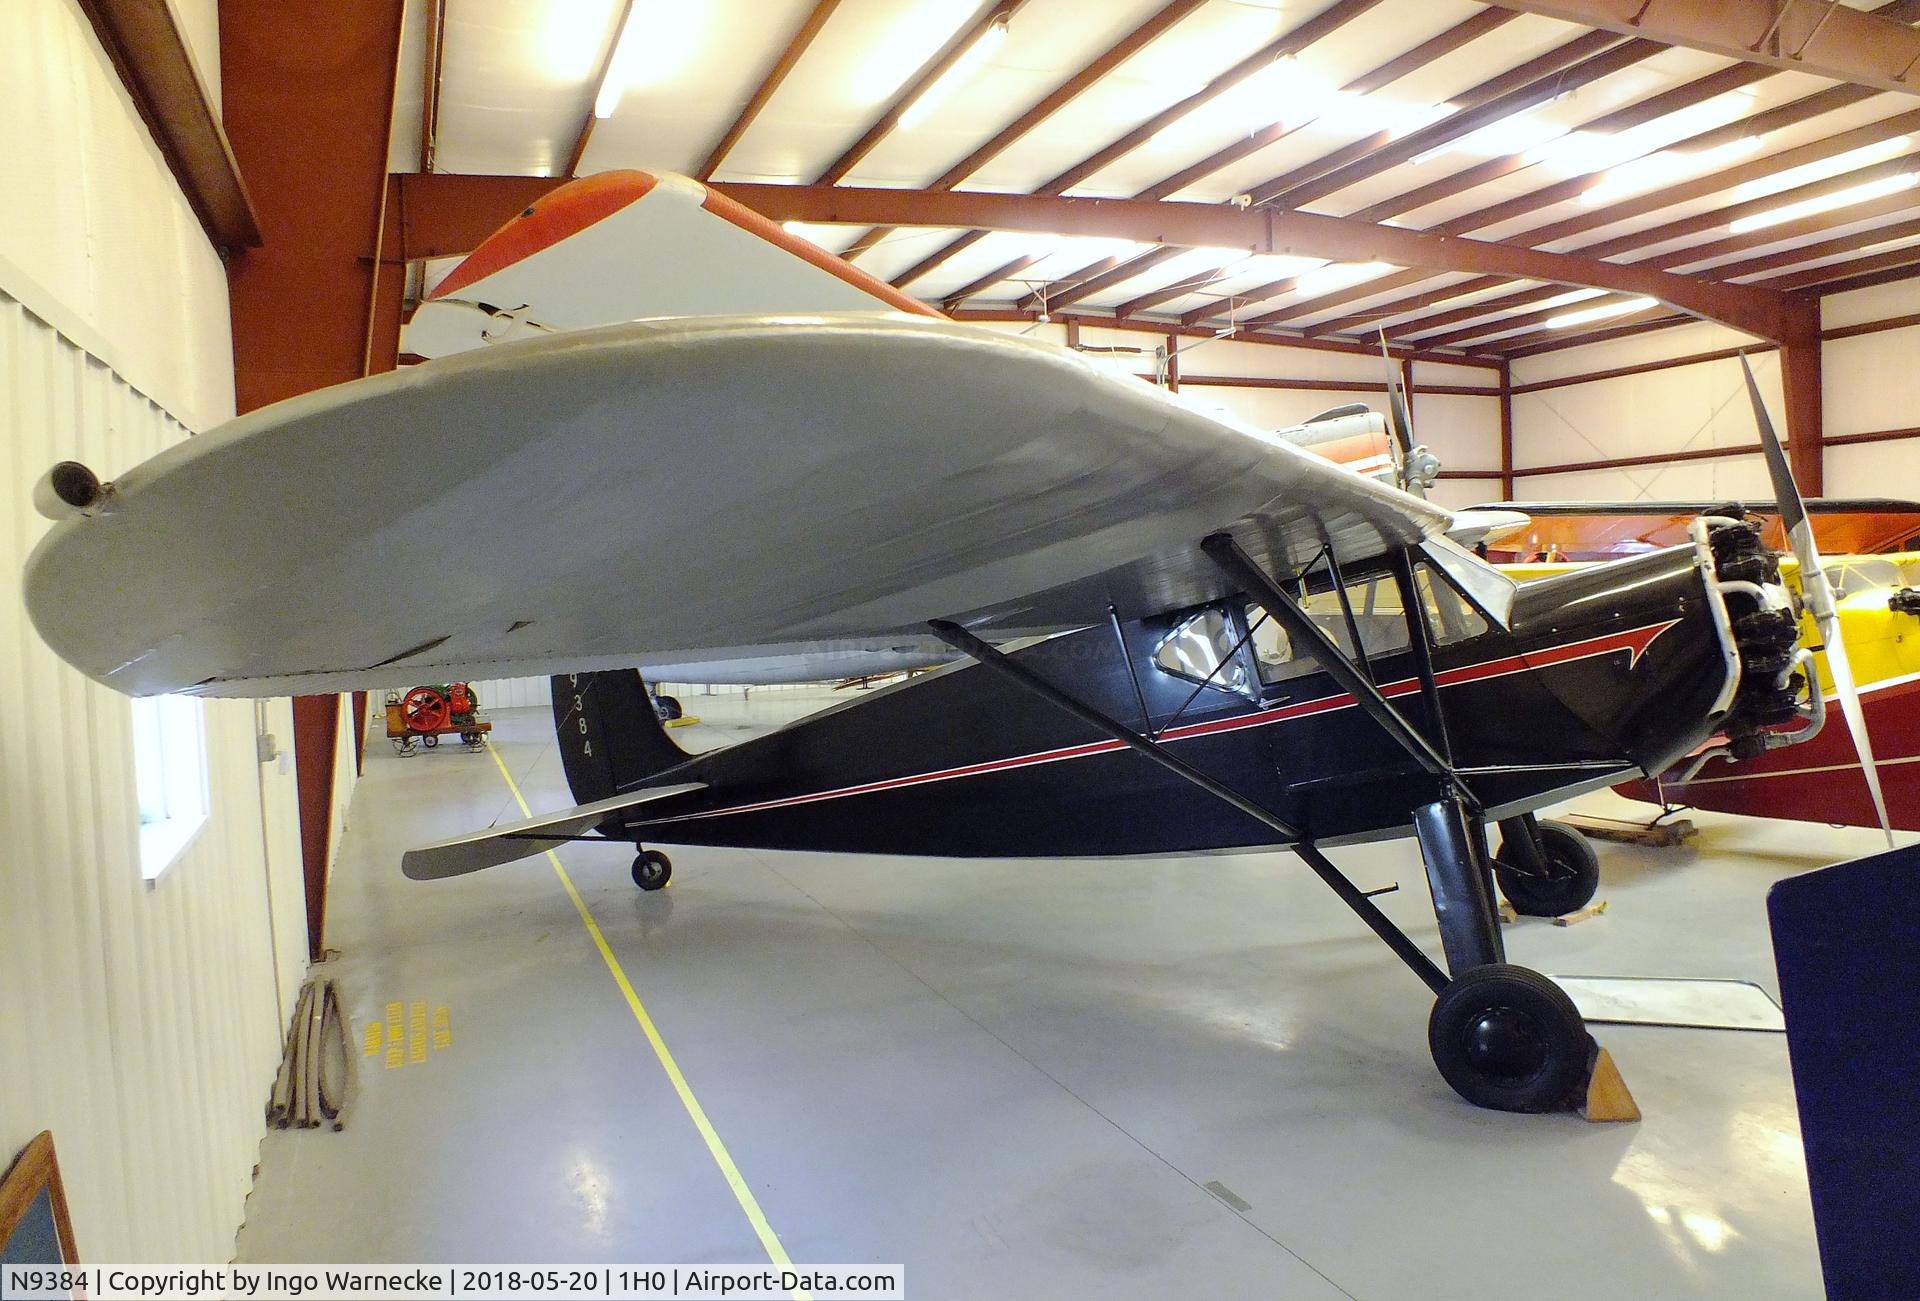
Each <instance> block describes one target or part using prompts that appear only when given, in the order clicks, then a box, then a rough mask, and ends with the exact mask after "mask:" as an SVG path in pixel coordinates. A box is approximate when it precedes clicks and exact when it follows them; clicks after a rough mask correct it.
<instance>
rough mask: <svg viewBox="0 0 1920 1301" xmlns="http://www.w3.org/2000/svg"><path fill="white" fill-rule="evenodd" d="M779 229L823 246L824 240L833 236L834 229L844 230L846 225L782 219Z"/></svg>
mask: <svg viewBox="0 0 1920 1301" xmlns="http://www.w3.org/2000/svg"><path fill="white" fill-rule="evenodd" d="M780 229H781V230H784V231H786V232H787V234H789V235H792V236H793V237H794V238H795V239H804V240H805V241H807V243H809V244H818V245H821V246H825V244H826V242H827V241H828V240H829V239H832V238H833V232H834V231H839V230H845V229H846V227H844V226H835V225H833V224H831V223H828V222H815V221H783V222H781V223H780Z"/></svg>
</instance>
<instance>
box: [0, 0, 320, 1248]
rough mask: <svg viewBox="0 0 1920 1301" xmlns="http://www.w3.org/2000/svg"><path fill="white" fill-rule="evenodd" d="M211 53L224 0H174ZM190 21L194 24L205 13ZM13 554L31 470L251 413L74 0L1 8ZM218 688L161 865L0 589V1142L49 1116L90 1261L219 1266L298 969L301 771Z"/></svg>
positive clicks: (6, 1143)
mask: <svg viewBox="0 0 1920 1301" xmlns="http://www.w3.org/2000/svg"><path fill="white" fill-rule="evenodd" d="M176 3H178V4H179V6H180V8H181V10H182V12H183V13H185V14H187V15H188V17H189V19H190V20H191V22H192V25H193V26H192V30H191V31H190V39H191V40H193V41H194V44H195V54H196V58H197V60H198V61H199V62H200V63H201V66H202V67H203V68H206V67H207V66H208V65H209V64H210V63H212V62H214V61H216V60H215V56H216V55H217V49H216V48H210V47H208V45H207V44H206V42H207V41H208V39H209V33H211V32H212V30H213V29H212V27H211V26H210V20H211V17H212V14H213V11H214V5H213V4H212V3H211V0H176ZM196 32H197V35H195V33H196ZM0 159H4V160H5V162H4V170H5V176H6V187H5V188H6V198H7V202H6V203H5V204H0V377H3V378H0V465H4V467H5V470H4V474H0V571H4V572H5V573H6V574H8V575H16V576H17V575H18V574H19V573H20V571H21V567H22V565H23V563H24V561H25V558H26V555H27V552H28V551H29V549H30V548H31V546H32V545H33V543H34V541H35V540H36V539H37V538H38V537H39V536H40V535H41V533H42V532H43V531H44V530H45V528H46V523H45V521H43V520H41V519H39V518H38V517H37V516H36V515H34V514H33V513H32V512H31V510H30V509H29V508H28V495H27V490H28V485H29V484H30V483H31V482H32V480H33V479H34V478H35V477H36V476H38V475H39V474H41V473H43V472H44V471H45V470H46V469H47V467H48V466H50V465H51V464H52V463H53V462H54V461H56V460H59V459H62V458H67V457H73V458H77V459H81V460H84V461H86V462H87V463H88V464H90V465H92V466H94V467H95V468H96V469H98V470H99V471H101V472H102V473H103V474H105V475H107V476H111V475H113V474H115V473H117V472H119V471H121V470H124V469H125V468H127V467H128V466H131V465H133V464H134V463H136V462H138V461H140V460H142V459H144V458H146V457H148V456H150V455H152V454H154V453H155V452H157V451H159V450H160V449H161V448H162V447H163V446H165V445H167V444H168V443H171V442H174V441H177V440H178V439H180V438H183V437H186V436H187V435H188V433H189V432H190V431H193V430H198V429H203V428H206V427H208V426H210V425H212V424H214V423H216V422H218V421H220V420H222V419H225V418H227V417H229V416H230V415H231V414H232V411H233V381H232V348H231V343H230V336H229V333H228V309H227V296H226V278H225V274H224V272H223V269H222V267H221V264H220V261H219V259H218V257H217V256H215V254H214V253H213V251H212V249H211V248H210V247H209V246H208V245H207V242H206V240H205V238H204V235H203V233H202V232H201V229H200V227H199V224H198V222H196V221H195V219H194V217H193V214H192V212H191V211H190V210H189V209H188V207H187V205H186V202H185V200H184V199H183V197H182V196H181V195H180V193H179V190H178V188H177V186H176V184H175V183H174V180H173V178H172V175H171V174H170V173H169V171H168V170H167V168H166V165H165V163H164V161H163V160H162V158H161V157H160V154H159V151H158V149H157V148H156V147H155V145H154V143H153V141H152V139H151V138H150V137H149V135H148V134H147V131H146V128H145V126H144V125H143V124H142V123H141V122H140V120H139V118H138V116H137V114H135V112H134V111H133V109H132V107H131V105H130V103H129V102H128V100H127V97H126V93H125V91H124V89H123V88H122V87H121V85H120V83H119V81H118V79H117V77H116V76H115V74H114V73H113V71H112V67H111V65H110V64H109V63H108V62H107V60H106V57H105V55H104V53H103V52H102V51H101V50H100V49H99V47H98V45H97V44H96V42H95V40H94V37H93V32H92V28H91V27H90V26H89V25H88V23H87V22H86V20H85V18H84V17H82V16H81V14H80V11H79V9H78V6H77V4H76V3H75V0H8V2H7V3H4V4H0ZM256 717H258V718H260V719H261V725H262V726H264V727H265V729H266V730H268V731H269V732H271V733H272V734H273V735H274V736H275V737H276V738H277V742H278V744H279V745H280V747H282V748H283V749H290V747H291V744H292V718H291V708H290V706H289V705H288V703H287V702H286V701H284V700H279V701H271V702H266V703H265V704H263V705H260V706H256V705H255V704H253V703H252V702H248V701H209V702H207V704H206V728H207V749H208V785H209V791H210V795H211V815H210V817H209V818H208V821H207V823H206V825H205V826H204V827H203V828H202V829H201V831H200V833H199V835H198V837H197V838H196V839H195V840H194V841H193V842H192V844H191V845H190V846H189V847H188V848H187V849H186V850H185V851H184V853H183V854H182V855H181V856H180V858H179V859H178V860H177V861H176V862H175V863H174V864H173V865H172V866H171V867H170V868H169V869H168V870H167V871H166V872H165V873H164V874H162V875H161V876H160V878H159V879H158V880H157V881H156V882H154V883H153V884H152V885H151V886H148V885H146V884H143V881H142V877H141V872H140V863H139V856H138V849H137V844H138V834H137V832H138V814H137V811H136V806H135V801H134V775H133V772H132V748H131V739H130V735H129V724H130V706H129V702H128V701H127V700H126V698H125V697H122V696H120V695H118V694H116V693H114V692H111V691H108V690H107V689H105V688H103V687H98V686H95V685H93V684H91V683H89V682H87V681H86V680H85V679H83V678H82V677H81V676H80V675H79V674H77V673H75V672H74V671H73V670H71V669H69V668H68V667H66V666H65V665H64V664H62V663H60V662H59V661H58V660H57V659H56V658H55V657H54V656H53V655H52V653H51V652H49V651H48V650H47V649H46V648H45V647H44V646H43V645H42V644H41V642H40V640H39V638H38V637H37V636H35V635H34V633H33V630H32V628H31V627H30V626H29V624H28V622H27V619H26V614H25V610H24V607H23V605H22V603H21V601H20V597H19V589H18V582H17V578H15V579H10V580H9V581H8V582H7V583H6V584H5V585H4V590H0V1062H4V1063H5V1066H6V1069H5V1070H4V1071H0V1160H4V1159H6V1157H8V1156H9V1155H10V1154H11V1153H12V1152H14V1151H15V1150H16V1149H18V1148H19V1147H20V1146H21V1145H22V1144H24V1143H25V1142H26V1141H27V1140H28V1139H29V1138H31V1137H32V1136H33V1135H34V1134H35V1133H37V1132H38V1131H40V1130H42V1129H51V1130H52V1131H53V1133H54V1138H55V1142H56V1144H57V1146H58V1150H59V1153H60V1163H61V1168H62V1173H63V1176H64V1179H65V1183H66V1189H67V1196H68V1200H69V1202H70V1204H71V1208H72V1211H73V1217H74V1228H75V1232H76V1235H77V1238H78V1242H79V1246H80V1249H81V1252H82V1254H83V1256H84V1257H85V1258H86V1259H89V1260H141V1259H148V1260H226V1259H229V1258H230V1257H231V1255H232V1250H233V1235H234V1230H235V1228H236V1227H237V1225H238V1224H239V1222H240V1218H241V1213H242V1206H243V1202H244V1199H245V1197H246V1194H247V1190H248V1186H249V1183H250V1180H251V1172H252V1167H253V1164H254V1161H255V1159H256V1154H257V1150H258V1143H259V1139H260V1136H261V1133H262V1131H263V1113H264V1105H265V1098H266V1092H267V1089H268V1087H269V1086H270V1084H271V1081H272V1076H273V1071H274V1068H275V1065H276V1063H277V1062H278V1059H279V1049H280V1038H281V1033H282V1027H283V1025H284V1023H285V1018H286V1016H287V1014H288V1013H289V1012H290V1011H291V1002H292V998H293V995H294V992H295V989H296V987H297V983H298V980H299V978H300V975H301V973H302V971H303V970H304V967H305V942H304V920H303V916H304V905H303V900H302V887H301V873H300V858H299V840H298V832H297V817H296V814H295V811H294V810H295V804H294V791H293V781H294V778H293V774H292V765H291V761H290V757H289V761H288V762H287V763H286V764H285V765H284V766H283V765H282V764H280V763H277V762H276V763H269V764H265V765H262V764H259V763H258V762H257V761H256V750H255V745H256V740H255V737H256V730H255V729H256Z"/></svg>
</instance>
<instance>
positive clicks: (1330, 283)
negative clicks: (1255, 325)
mask: <svg viewBox="0 0 1920 1301" xmlns="http://www.w3.org/2000/svg"><path fill="white" fill-rule="evenodd" d="M1391 270H1393V264H1392V263H1391V262H1333V263H1329V264H1328V265H1326V266H1324V267H1317V268H1315V269H1314V270H1312V271H1309V272H1307V273H1306V274H1304V275H1302V276H1301V277H1300V278H1299V279H1298V281H1296V282H1295V284H1294V289H1295V290H1296V291H1297V292H1299V293H1303V294H1324V293H1328V292H1330V291H1332V290H1335V289H1345V288H1346V287H1347V286H1348V285H1356V284H1359V283H1360V282H1361V281H1362V280H1371V279H1373V278H1374V277H1375V276H1380V275H1385V274H1386V273H1387V272H1389V271H1391Z"/></svg>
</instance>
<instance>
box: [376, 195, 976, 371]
mask: <svg viewBox="0 0 1920 1301" xmlns="http://www.w3.org/2000/svg"><path fill="white" fill-rule="evenodd" d="M850 311H851V312H876V311H896V312H911V313H914V314H916V315H920V316H932V317H939V316H940V315H941V314H940V313H939V312H937V311H935V310H934V309H933V308H931V307H929V306H927V305H926V304H925V303H923V302H921V301H919V300H918V299H916V298H913V297H911V296H910V295H908V294H904V293H902V292H901V291H900V290H898V289H895V288H894V287H893V286H892V285H890V284H888V283H887V282H886V281H884V280H881V279H878V278H877V277H875V276H872V275H869V274H867V273H866V272H865V271H862V270H860V268H858V267H856V266H854V265H852V264H851V263H849V262H847V261H846V260H845V259H844V258H840V257H836V256H835V255H834V254H832V253H829V252H827V251H826V250H825V249H822V248H820V247H819V246H818V245H816V244H813V243H812V242H810V241H808V240H806V239H802V238H801V237H800V236H798V235H794V234H791V233H790V232H788V231H787V230H786V229H784V228H783V227H781V226H779V225H778V224H776V223H774V222H771V221H768V220H767V219H766V218H765V217H762V216H761V215H760V214H759V213H757V212H754V211H752V210H751V209H749V208H746V207H743V206H742V205H741V204H739V203H736V202H735V201H734V200H732V199H730V198H728V197H727V196H726V195H724V194H721V193H720V192H719V191H717V190H714V189H712V188H710V187H709V186H706V185H703V184H701V183H700V182H699V181H695V180H692V179H691V178H689V177H685V176H674V175H660V176H656V175H654V174H652V173H650V172H639V171H613V172H601V173H599V174H598V175H595V176H587V177H582V178H581V179H580V180H577V181H570V182H568V183H567V184H565V185H562V186H560V187H558V188H557V189H554V190H552V191H550V192H549V193H547V194H546V195H544V196H542V197H541V198H540V200H539V201H538V202H536V203H534V204H533V205H532V206H531V207H529V208H527V209H526V210H525V211H524V212H522V213H520V214H519V215H518V216H516V217H515V218H513V220H511V221H509V222H508V223H507V224H506V225H504V226H502V227H500V229H499V230H497V231H495V232H494V233H493V234H491V235H489V236H487V238H486V239H485V240H484V241H483V242H482V243H481V244H480V246H479V247H478V248H476V249H474V250H473V252H472V253H470V254H468V255H467V256H466V258H465V259H464V260H462V261H461V263H460V265H458V266H456V267H455V268H454V269H453V270H452V271H451V272H449V273H448V274H447V276H446V278H445V279H443V280H442V281H440V283H439V284H437V285H435V286H434V287H433V289H432V290H431V291H430V292H429V293H428V294H427V296H426V301H424V302H423V303H421V305H420V307H419V308H418V309H417V310H416V311H415V312H414V314H413V319H412V320H410V321H408V322H407V326H406V329H405V331H404V332H403V334H402V336H401V349H402V351H405V352H410V353H414V354H416V355H418V356H422V357H440V356H445V355H447V354H449V353H454V352H464V351H466V350H467V349H470V348H478V347H480V346H482V345H483V344H487V343H497V342H502V341H504V340H507V339H513V338H523V337H526V336H527V335H530V334H543V333H550V332H554V331H561V330H579V329H587V328H590V327H592V326H596V325H610V324H613V323H614V322H616V321H633V320H639V319H641V318H643V317H656V316H717V315H729V314H736V313H738V314H746V315H769V314H779V313H783V312H795V313H816V312H850Z"/></svg>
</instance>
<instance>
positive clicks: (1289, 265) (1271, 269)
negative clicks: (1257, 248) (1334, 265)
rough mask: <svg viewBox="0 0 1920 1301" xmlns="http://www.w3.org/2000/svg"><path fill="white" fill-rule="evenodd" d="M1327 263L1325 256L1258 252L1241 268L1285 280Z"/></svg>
mask: <svg viewBox="0 0 1920 1301" xmlns="http://www.w3.org/2000/svg"><path fill="white" fill-rule="evenodd" d="M1326 265H1327V260H1326V259H1325V258H1317V257H1295V256H1294V255H1293V254H1291V253H1256V254H1254V255H1253V256H1252V257H1250V258H1248V259H1247V263H1246V265H1245V266H1243V267H1241V268H1240V269H1241V270H1242V271H1247V272H1251V273H1255V274H1258V275H1259V276H1260V277H1261V278H1262V279H1264V280H1284V279H1285V278H1287V277H1288V276H1303V275H1305V274H1307V273H1308V272H1309V271H1317V270H1319V269H1320V268H1321V267H1323V266H1326Z"/></svg>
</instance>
